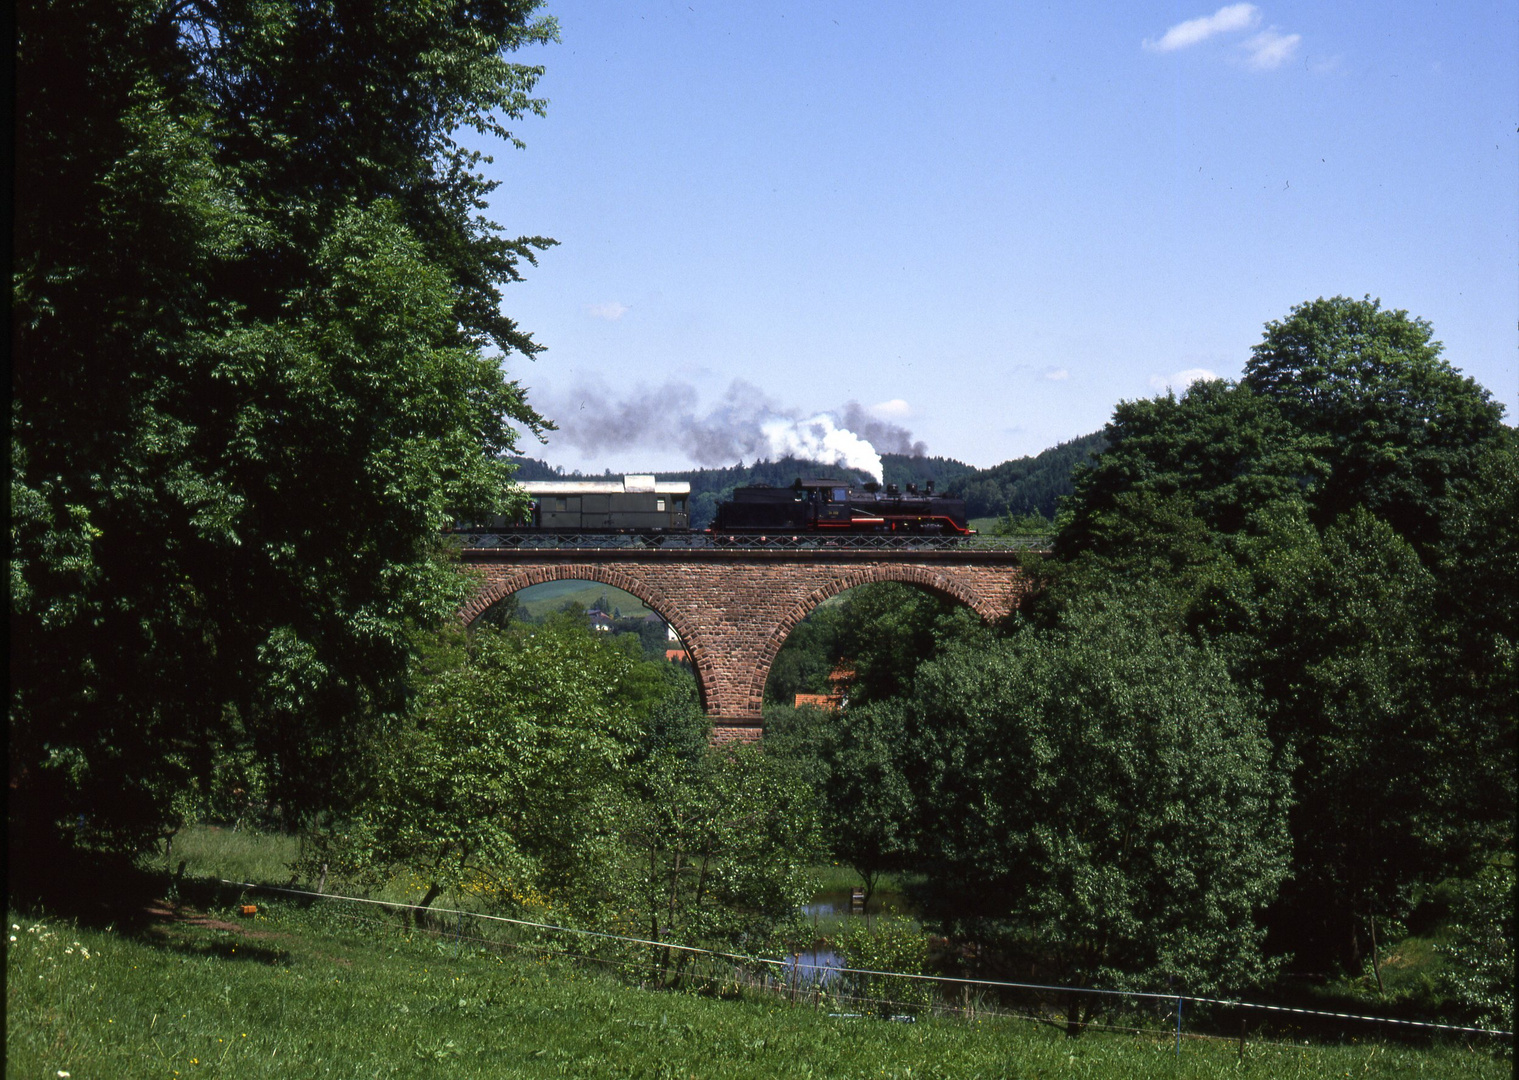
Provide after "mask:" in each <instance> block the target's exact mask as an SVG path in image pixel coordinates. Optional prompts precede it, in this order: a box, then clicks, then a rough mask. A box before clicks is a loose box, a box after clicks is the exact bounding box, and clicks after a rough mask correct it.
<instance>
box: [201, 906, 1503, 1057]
mask: <svg viewBox="0 0 1519 1080" xmlns="http://www.w3.org/2000/svg"><path fill="white" fill-rule="evenodd" d="M218 880H219V881H220V882H221V883H222V884H223V885H229V886H234V887H236V888H240V889H244V890H253V891H258V892H268V893H276V894H283V895H286V896H291V897H295V898H298V899H301V900H304V901H307V902H315V901H331V902H335V903H340V904H342V903H346V904H353V905H357V906H358V907H359V909H360V910H375V911H383V912H385V913H388V914H393V915H400V916H403V917H408V916H409V917H410V918H411V919H412V925H410V926H409V927H407V928H406V932H407V933H413V934H415V933H421V934H426V935H428V936H430V937H434V938H436V939H438V940H439V941H440V943H445V944H446V943H448V942H452V943H453V944H454V947H455V954H456V955H457V954H458V953H459V952H460V951H461V950H462V949H463V948H464V946H465V945H466V944H468V945H469V947H470V948H472V949H478V950H486V951H495V952H500V953H507V952H515V953H519V954H529V955H535V956H553V957H556V958H560V959H564V960H569V961H573V962H576V963H584V964H594V965H597V966H600V967H602V968H605V969H608V970H611V971H613V972H615V973H616V974H617V975H619V976H620V977H622V978H623V979H625V980H627V981H629V982H631V983H636V984H638V985H639V986H643V987H648V986H650V985H653V986H655V987H659V988H667V989H676V988H679V989H685V990H689V991H694V992H698V993H708V994H714V995H719V996H746V995H747V996H754V995H759V996H764V997H769V998H778V999H782V1000H786V1001H788V1002H790V1003H791V1004H794V1005H797V1006H799V1007H810V1008H812V1009H815V1010H818V1011H822V1010H824V1009H827V1010H828V1015H830V1016H833V1017H837V1018H840V1019H852V1018H857V1017H859V1018H863V1017H867V1016H874V1017H880V1018H883V1019H887V1020H892V1021H896V1022H902V1023H914V1022H916V1021H917V1019H918V1018H919V1017H927V1016H940V1017H955V1018H960V1019H965V1020H976V1019H998V1020H1022V1021H1028V1022H1031V1023H1037V1024H1045V1025H1052V1026H1057V1027H1063V1028H1065V1029H1066V1030H1067V1031H1069V1032H1071V1033H1075V1032H1077V1031H1086V1030H1092V1031H1113V1032H1126V1033H1130V1034H1144V1033H1149V1034H1151V1035H1161V1034H1164V1036H1165V1037H1167V1038H1172V1037H1174V1039H1175V1044H1176V1049H1177V1052H1178V1053H1179V1052H1180V1048H1181V1044H1182V1041H1183V1040H1184V1039H1192V1040H1212V1041H1218V1040H1225V1041H1229V1042H1234V1041H1236V1040H1237V1041H1238V1043H1239V1046H1240V1048H1241V1052H1243V1048H1244V1046H1245V1042H1246V1039H1247V1037H1248V1039H1249V1041H1250V1042H1251V1043H1252V1044H1255V1045H1288V1043H1287V1042H1282V1041H1280V1040H1283V1039H1292V1040H1293V1041H1292V1042H1291V1045H1302V1037H1303V1036H1305V1035H1316V1036H1318V1037H1321V1038H1322V1037H1326V1036H1332V1035H1333V1034H1334V1032H1336V1031H1338V1032H1339V1034H1340V1036H1341V1037H1343V1036H1344V1035H1345V1034H1346V1033H1347V1031H1348V1030H1350V1029H1351V1028H1352V1027H1353V1028H1354V1029H1356V1030H1361V1031H1366V1030H1369V1029H1373V1028H1382V1029H1384V1030H1387V1031H1391V1032H1401V1033H1405V1034H1412V1033H1419V1034H1425V1035H1429V1036H1440V1035H1444V1036H1448V1037H1449V1036H1460V1037H1467V1038H1470V1037H1481V1038H1486V1039H1493V1040H1509V1041H1510V1042H1511V1041H1512V1039H1513V1032H1512V1031H1504V1030H1500V1029H1496V1028H1486V1027H1479V1026H1466V1025H1459V1024H1444V1023H1436V1022H1434V1021H1426V1020H1410V1019H1403V1018H1398V1017H1389V1016H1374V1015H1368V1014H1361V1013H1352V1012H1342V1011H1333V1010H1324V1009H1311V1008H1304V1007H1299V1006H1289V1005H1277V1004H1270V1003H1264V1002H1251V1001H1242V1000H1237V999H1232V998H1220V997H1210V996H1206V995H1197V994H1185V993H1161V992H1156V991H1139V990H1111V989H1102V988H1097V987H1081V986H1064V985H1059V984H1051V983H1036V982H1017V981H1010V980H1003V979H987V978H974V977H968V976H957V975H944V974H919V973H912V972H902V971H884V970H877V969H873V968H863V967H850V966H848V965H846V964H845V963H844V962H843V960H842V957H840V956H838V955H837V954H834V953H830V952H819V951H817V950H815V949H814V950H808V951H794V952H792V953H790V954H788V955H786V956H782V957H767V956H754V955H749V954H746V953H740V952H732V951H724V950H721V949H710V948H704V947H701V946H696V945H686V944H681V943H677V942H670V941H660V940H655V939H652V938H643V937H637V936H633V935H627V934H618V933H613V932H610V931H604V930H586V929H582V928H579V927H571V926H562V925H558V924H556V923H548V922H537V921H533V920H530V919H517V918H512V917H509V916H505V915H492V914H488V913H485V912H478V911H468V910H464V909H458V908H437V907H428V908H423V907H420V906H418V905H415V904H406V903H399V902H395V901H388V900H374V899H370V898H368V897H357V896H345V895H342V894H338V893H325V892H312V891H310V890H306V889H295V888H290V887H288V886H277V885H260V884H256V883H252V882H243V881H231V880H228V879H225V878H220V879H218ZM335 914H337V915H338V917H340V918H346V919H353V920H355V921H358V922H361V923H364V924H365V925H367V926H370V927H373V926H375V921H374V920H373V919H371V918H368V917H366V916H361V915H356V914H347V913H343V912H335ZM450 918H451V919H452V920H453V925H452V926H451V927H450V926H448V925H447V924H446V920H448V919H450ZM467 922H470V923H471V925H472V926H473V927H474V929H472V931H471V932H470V933H469V934H466V933H465V932H464V931H465V926H466V923H467ZM492 928H494V930H495V931H496V932H495V933H487V930H490V929H492ZM576 943H578V944H576ZM1188 1022H1190V1023H1191V1028H1190V1029H1189V1028H1188V1027H1187V1023H1188ZM1204 1028H1206V1029H1208V1030H1203V1029H1204ZM1228 1032H1236V1034H1229V1033H1228Z"/></svg>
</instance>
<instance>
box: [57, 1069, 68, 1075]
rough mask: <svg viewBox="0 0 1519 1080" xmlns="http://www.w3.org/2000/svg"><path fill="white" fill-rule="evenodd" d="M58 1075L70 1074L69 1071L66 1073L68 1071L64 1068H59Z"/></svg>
mask: <svg viewBox="0 0 1519 1080" xmlns="http://www.w3.org/2000/svg"><path fill="white" fill-rule="evenodd" d="M58 1075H59V1076H67V1075H68V1073H66V1072H64V1071H63V1070H62V1069H59V1070H58Z"/></svg>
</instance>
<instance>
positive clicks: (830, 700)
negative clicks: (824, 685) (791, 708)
mask: <svg viewBox="0 0 1519 1080" xmlns="http://www.w3.org/2000/svg"><path fill="white" fill-rule="evenodd" d="M853 684H854V668H852V667H846V666H845V661H842V660H841V661H839V664H838V666H836V667H835V668H834V669H833V670H832V671H831V672H829V674H828V693H826V694H798V695H796V699H795V701H793V703H792V704H793V705H795V706H796V708H798V709H801V708H809V709H820V710H822V711H823V712H838V711H839V710H840V709H842V708H844V707H845V706H846V705H848V704H849V688H850V686H852V685H853Z"/></svg>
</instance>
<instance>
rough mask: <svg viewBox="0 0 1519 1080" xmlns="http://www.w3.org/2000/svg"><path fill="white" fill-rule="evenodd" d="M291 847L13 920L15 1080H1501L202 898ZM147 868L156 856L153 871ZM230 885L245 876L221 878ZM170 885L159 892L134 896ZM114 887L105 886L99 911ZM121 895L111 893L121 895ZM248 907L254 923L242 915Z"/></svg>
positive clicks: (267, 846)
mask: <svg viewBox="0 0 1519 1080" xmlns="http://www.w3.org/2000/svg"><path fill="white" fill-rule="evenodd" d="M288 844H289V842H288V841H284V840H279V839H277V838H276V839H275V840H273V841H270V840H268V839H266V838H260V837H258V836H256V835H249V834H246V833H232V832H230V831H226V830H221V831H212V830H205V829H201V830H192V831H191V832H189V833H187V834H185V835H184V836H183V837H182V838H181V839H180V840H179V841H178V842H177V843H176V845H175V854H174V858H175V861H176V862H177V861H178V859H179V858H181V857H183V858H185V859H186V861H187V862H188V863H190V864H191V866H190V868H189V871H188V873H187V877H186V879H185V882H184V884H183V891H182V895H183V897H184V900H185V903H184V904H183V905H175V904H171V903H168V902H164V901H154V900H152V899H143V898H144V897H146V896H148V895H149V893H146V892H143V891H141V889H138V890H137V892H135V893H133V892H132V891H131V890H130V889H125V888H124V887H123V889H122V890H121V895H120V897H119V898H118V899H116V900H114V901H113V902H114V903H115V905H116V906H115V910H114V922H113V923H107V922H106V921H105V919H106V917H107V915H108V914H111V909H110V908H109V907H108V906H107V907H102V906H101V905H100V904H95V905H94V906H92V907H91V908H90V911H91V914H89V915H88V916H85V917H84V923H83V924H82V923H80V922H75V921H72V920H69V919H64V918H62V917H58V916H50V915H47V914H38V913H37V912H35V911H34V912H29V913H26V914H16V913H12V914H11V917H10V920H9V926H10V929H9V932H8V936H9V937H11V938H14V940H12V941H11V942H10V943H9V951H8V954H7V990H6V1013H7V1025H6V1061H7V1065H6V1075H7V1076H13V1077H50V1078H51V1077H56V1076H60V1075H68V1076H70V1077H124V1078H131V1077H169V1078H172V1077H176V1076H178V1077H194V1076H207V1077H212V1076H224V1077H250V1078H261V1077H287V1076H300V1077H306V1076H310V1077H433V1076H438V1077H449V1078H454V1077H459V1078H468V1077H543V1076H581V1077H740V1078H742V1077H798V1076H802V1077H805V1076H816V1077H823V1076H827V1077H830V1078H853V1077H859V1078H864V1077H871V1078H876V1080H880V1078H886V1077H904V1078H905V1077H1002V1076H1006V1077H1014V1076H1017V1077H1031V1076H1047V1077H1067V1076H1069V1077H1167V1078H1176V1077H1204V1076H1208V1077H1211V1076H1218V1075H1222V1074H1227V1075H1231V1076H1258V1077H1263V1078H1270V1080H1290V1078H1295V1077H1317V1076H1356V1077H1362V1076H1402V1075H1405V1074H1410V1073H1417V1074H1419V1075H1422V1076H1449V1077H1477V1078H1482V1077H1489V1076H1491V1077H1500V1076H1508V1075H1510V1073H1511V1064H1510V1062H1509V1060H1507V1059H1504V1058H1500V1057H1498V1056H1495V1055H1494V1054H1493V1053H1492V1051H1491V1048H1490V1047H1487V1048H1482V1047H1478V1048H1475V1049H1473V1048H1467V1047H1465V1046H1463V1045H1460V1044H1457V1043H1450V1044H1442V1045H1430V1046H1418V1047H1410V1046H1402V1045H1397V1044H1394V1043H1383V1042H1376V1041H1370V1042H1362V1043H1348V1044H1343V1045H1331V1046H1322V1045H1311V1046H1310V1045H1297V1044H1293V1045H1285V1044H1280V1043H1278V1044H1272V1043H1260V1042H1247V1043H1246V1044H1245V1045H1244V1048H1243V1053H1242V1054H1241V1052H1240V1047H1239V1046H1238V1045H1237V1044H1236V1043H1235V1042H1234V1041H1232V1040H1216V1039H1203V1038H1193V1037H1189V1038H1187V1039H1185V1040H1183V1043H1182V1047H1181V1053H1180V1056H1179V1057H1178V1056H1177V1055H1176V1053H1175V1047H1174V1044H1173V1041H1172V1036H1171V1035H1170V1034H1168V1033H1167V1032H1165V1031H1159V1030H1158V1031H1150V1032H1146V1033H1143V1034H1138V1035H1136V1034H1117V1033H1111V1032H1103V1031H1092V1032H1089V1033H1087V1034H1086V1035H1084V1036H1083V1037H1081V1038H1079V1039H1075V1040H1071V1039H1067V1038H1066V1037H1065V1036H1064V1034H1063V1033H1062V1032H1060V1031H1058V1030H1055V1029H1053V1028H1051V1027H1049V1026H1046V1025H1042V1024H1036V1023H1032V1022H1029V1021H1026V1020H1007V1019H1001V1018H991V1019H989V1018H986V1017H984V1016H983V1017H981V1018H979V1019H977V1020H975V1021H970V1020H966V1019H964V1018H958V1017H956V1018H950V1017H940V1018H932V1017H925V1018H922V1019H920V1021H919V1022H918V1023H914V1024H902V1023H890V1022H885V1021H882V1020H879V1019H872V1018H867V1017H855V1018H849V1017H830V1016H829V1015H827V1013H828V1007H827V1006H826V1005H824V1007H822V1008H819V1009H814V1008H812V1007H810V1006H809V1005H807V1004H805V1003H804V1004H800V1005H798V1004H791V1003H787V1002H785V1001H783V1000H779V999H777V998H775V997H760V996H756V995H753V994H750V995H748V996H747V997H743V998H739V999H730V1000H723V999H720V998H717V997H711V996H702V995H697V994H686V993H672V992H656V991H653V990H641V989H638V988H637V987H636V986H631V985H628V984H626V983H625V982H623V981H619V980H618V979H616V978H615V977H613V976H612V975H611V974H608V973H605V972H603V971H601V970H600V969H598V968H596V967H595V966H594V965H585V964H577V963H575V962H572V961H570V960H566V959H564V958H562V957H558V956H546V955H541V954H539V952H538V951H537V950H535V949H533V950H528V951H510V950H507V951H504V952H503V951H502V950H500V949H499V948H485V947H483V946H481V947H477V946H473V945H472V944H471V943H470V941H469V940H468V937H467V936H465V937H463V938H462V939H455V938H448V937H441V938H440V937H439V936H437V935H429V934H424V933H420V932H417V931H415V930H412V929H411V928H409V926H407V924H406V923H405V922H404V921H403V920H401V919H400V918H398V917H397V916H395V915H391V914H386V913H384V912H383V911H381V910H379V909H375V908H363V907H359V906H357V905H349V904H336V903H332V902H319V903H318V904H316V905H314V906H310V907H307V906H304V905H303V903H302V902H298V901H291V900H289V899H280V898H278V897H275V896H272V895H270V894H261V893H249V894H248V895H246V896H244V895H241V894H240V893H239V892H238V891H237V890H235V889H227V888H226V887H223V886H217V885H215V884H214V883H213V882H212V881H210V880H209V879H208V878H207V877H203V876H198V875H197V873H196V871H197V869H199V870H200V871H201V872H202V873H204V872H206V871H207V869H208V865H209V864H212V863H214V864H216V869H217V870H218V871H220V873H221V876H225V877H243V878H252V879H262V880H266V881H267V880H275V881H283V880H287V879H288V876H289V875H288V871H287V870H285V868H284V866H283V865H282V862H281V859H282V856H286V855H288V853H287V852H285V848H284V846H283V845H288ZM161 864H162V860H161V859H160V860H159V868H160V869H161ZM235 871H241V872H235ZM144 880H147V881H158V882H160V883H166V882H167V878H166V877H165V876H162V875H160V876H157V877H155V878H149V879H144ZM114 884H116V883H115V882H104V883H102V885H101V888H102V890H103V891H104V893H105V895H106V898H107V899H111V887H112V886H113V885H114ZM124 884H125V883H123V886H124ZM243 902H250V903H254V904H256V905H258V908H259V910H258V912H257V913H256V914H253V915H246V916H245V915H242V914H240V913H239V905H240V904H241V903H243Z"/></svg>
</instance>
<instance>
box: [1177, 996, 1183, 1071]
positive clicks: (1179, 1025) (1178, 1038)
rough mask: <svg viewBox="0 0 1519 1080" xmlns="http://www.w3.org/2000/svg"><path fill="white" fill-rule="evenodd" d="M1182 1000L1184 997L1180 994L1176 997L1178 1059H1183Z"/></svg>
mask: <svg viewBox="0 0 1519 1080" xmlns="http://www.w3.org/2000/svg"><path fill="white" fill-rule="evenodd" d="M1181 1001H1182V999H1181V998H1180V997H1179V996H1178V997H1177V999H1176V1057H1177V1059H1178V1060H1180V1059H1181Z"/></svg>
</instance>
